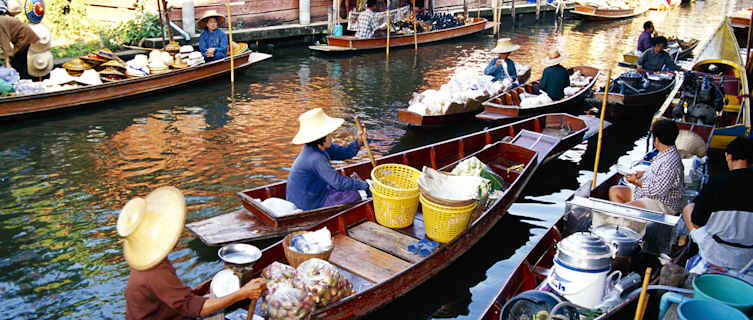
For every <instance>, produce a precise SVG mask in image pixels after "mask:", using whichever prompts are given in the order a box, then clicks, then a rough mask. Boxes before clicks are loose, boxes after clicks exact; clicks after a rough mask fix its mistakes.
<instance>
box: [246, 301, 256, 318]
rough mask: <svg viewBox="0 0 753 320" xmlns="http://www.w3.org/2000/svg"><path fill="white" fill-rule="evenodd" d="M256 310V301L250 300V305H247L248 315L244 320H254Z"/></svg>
mask: <svg viewBox="0 0 753 320" xmlns="http://www.w3.org/2000/svg"><path fill="white" fill-rule="evenodd" d="M255 309H256V299H254V300H251V303H249V304H248V315H246V320H253V319H254V310H255Z"/></svg>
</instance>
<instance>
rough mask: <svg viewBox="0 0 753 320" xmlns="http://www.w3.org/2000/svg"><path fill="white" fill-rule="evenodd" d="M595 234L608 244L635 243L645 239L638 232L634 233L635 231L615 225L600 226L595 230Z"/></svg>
mask: <svg viewBox="0 0 753 320" xmlns="http://www.w3.org/2000/svg"><path fill="white" fill-rule="evenodd" d="M594 233H595V234H597V235H598V236H599V237H601V238H602V239H604V241H607V242H612V241H617V242H619V243H635V242H638V241H640V240H641V238H643V237H641V235H640V234H639V233H638V232H635V231H633V229H630V228H627V227H623V226H618V225H613V224H605V225H602V226H599V227H598V228H596V229H594Z"/></svg>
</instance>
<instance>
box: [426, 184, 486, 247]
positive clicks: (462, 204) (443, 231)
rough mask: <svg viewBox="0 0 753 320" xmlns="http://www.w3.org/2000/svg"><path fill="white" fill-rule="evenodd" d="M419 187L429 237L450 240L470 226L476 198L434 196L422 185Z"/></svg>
mask: <svg viewBox="0 0 753 320" xmlns="http://www.w3.org/2000/svg"><path fill="white" fill-rule="evenodd" d="M419 189H420V191H421V192H420V195H419V201H420V202H421V212H422V213H423V214H424V228H425V231H426V236H427V237H428V238H429V239H432V240H434V241H437V242H445V243H446V242H450V241H452V240H453V239H455V238H456V237H457V236H458V235H460V234H461V233H463V231H465V229H467V228H468V223H469V222H470V220H471V214H472V213H473V210H474V209H476V204H477V201H476V200H474V199H470V200H465V201H456V200H446V199H442V198H438V197H434V196H432V195H431V194H429V193H428V192H427V191H426V190H424V189H423V188H421V187H419Z"/></svg>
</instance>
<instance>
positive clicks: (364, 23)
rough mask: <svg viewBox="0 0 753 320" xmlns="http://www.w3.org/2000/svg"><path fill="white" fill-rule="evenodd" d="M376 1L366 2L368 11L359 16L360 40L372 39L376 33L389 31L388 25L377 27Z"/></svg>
mask: <svg viewBox="0 0 753 320" xmlns="http://www.w3.org/2000/svg"><path fill="white" fill-rule="evenodd" d="M374 10H376V0H367V1H366V10H364V11H363V12H361V13H360V14H359V15H358V23H357V25H356V38H358V39H370V38H372V37H374V32H376V31H377V30H383V29H387V24H383V25H381V26H377V25H376V14H375V13H374Z"/></svg>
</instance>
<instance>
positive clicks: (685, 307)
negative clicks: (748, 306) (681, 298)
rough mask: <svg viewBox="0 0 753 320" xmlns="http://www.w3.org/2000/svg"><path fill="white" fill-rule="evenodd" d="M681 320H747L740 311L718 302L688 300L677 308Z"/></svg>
mask: <svg viewBox="0 0 753 320" xmlns="http://www.w3.org/2000/svg"><path fill="white" fill-rule="evenodd" d="M677 316H678V317H680V319H681V320H747V319H748V317H746V316H745V314H743V313H742V312H740V310H737V309H735V308H732V307H729V306H727V305H724V304H722V303H719V302H715V301H709V300H700V299H690V300H687V301H685V302H683V303H681V304H680V305H679V306H677Z"/></svg>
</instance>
